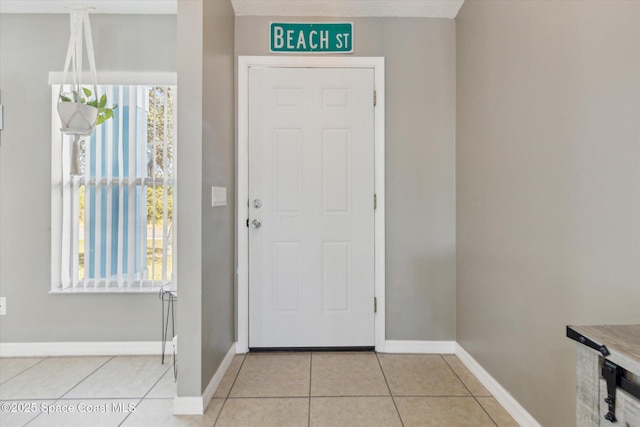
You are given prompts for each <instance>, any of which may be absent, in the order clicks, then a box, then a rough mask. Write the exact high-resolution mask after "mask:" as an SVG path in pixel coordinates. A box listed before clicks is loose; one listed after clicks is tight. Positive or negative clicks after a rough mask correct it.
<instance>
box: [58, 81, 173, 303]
mask: <svg viewBox="0 0 640 427" xmlns="http://www.w3.org/2000/svg"><path fill="white" fill-rule="evenodd" d="M58 89H59V86H56V87H53V90H52V93H53V94H54V102H53V105H54V106H56V105H57V98H58ZM63 92H65V90H64V88H63ZM98 93H99V94H100V95H102V94H106V95H107V100H108V101H107V105H108V106H110V105H113V104H117V108H115V109H114V111H113V112H114V114H113V117H112V118H111V119H108V120H106V121H105V122H104V123H102V124H101V125H98V126H97V127H96V129H95V131H94V132H93V134H92V135H91V136H90V137H85V138H83V139H82V140H80V141H79V142H78V143H77V144H76V147H75V149H74V148H73V146H74V137H73V136H67V135H64V136H62V134H61V133H60V131H59V130H58V129H55V126H56V124H58V126H59V120H58V118H57V111H56V109H55V108H54V109H53V113H52V114H53V123H54V125H53V127H54V129H53V135H54V136H53V140H54V147H55V146H56V139H57V140H58V141H59V140H60V139H62V141H61V146H59V150H55V149H54V159H53V163H54V164H55V162H56V159H55V157H56V154H57V153H59V154H60V156H59V158H58V159H57V161H58V162H59V163H60V166H59V167H57V168H54V188H55V187H58V188H59V189H60V191H59V192H56V194H54V203H53V207H52V209H54V210H58V212H57V213H56V212H55V211H54V227H55V226H56V224H55V223H56V222H57V224H58V227H59V230H58V231H57V232H56V233H53V234H54V236H57V238H54V239H53V241H54V245H56V246H58V247H57V248H56V247H54V248H53V253H54V263H58V265H59V277H55V276H56V275H57V274H58V269H57V268H54V269H53V273H52V275H53V276H54V277H53V281H52V291H53V292H86V291H107V292H131V291H133V292H144V291H155V290H157V289H158V288H159V287H161V286H163V285H165V284H167V283H170V282H171V280H172V276H173V265H174V263H173V241H174V237H175V232H174V227H173V224H174V222H173V220H174V218H173V213H174V211H173V205H174V204H173V201H174V188H175V182H176V181H175V168H174V165H175V154H176V145H175V136H176V132H175V124H176V120H175V118H176V111H175V105H176V104H175V103H174V100H175V99H176V98H175V96H176V88H175V86H174V85H167V84H162V85H159V84H133V85H131V84H126V85H124V84H115V85H103V86H98ZM56 131H57V132H56ZM59 144H60V143H59ZM56 151H57V152H56ZM74 164H75V165H76V166H74V167H72V165H74ZM56 171H57V175H58V176H57V177H56V176H55V175H56V173H55V172H56ZM56 184H57V185H56ZM56 220H57V221H56Z"/></svg>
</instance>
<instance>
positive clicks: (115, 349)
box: [0, 341, 172, 358]
mask: <svg viewBox="0 0 640 427" xmlns="http://www.w3.org/2000/svg"><path fill="white" fill-rule="evenodd" d="M171 351H172V343H171V341H167V343H166V346H165V354H168V355H169V358H171ZM160 354H162V341H124V342H29V343H27V342H24V343H22V342H10V343H0V357H44V356H123V355H160Z"/></svg>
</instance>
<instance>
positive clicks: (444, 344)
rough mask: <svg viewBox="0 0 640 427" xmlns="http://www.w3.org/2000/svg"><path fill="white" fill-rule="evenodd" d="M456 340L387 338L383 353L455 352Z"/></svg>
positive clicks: (380, 350)
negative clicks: (396, 339)
mask: <svg viewBox="0 0 640 427" xmlns="http://www.w3.org/2000/svg"><path fill="white" fill-rule="evenodd" d="M455 348H456V342H455V341H395V340H387V341H385V343H384V348H383V349H379V350H378V351H379V352H381V353H423V354H425V353H426V354H435V353H439V354H453V353H454V352H455Z"/></svg>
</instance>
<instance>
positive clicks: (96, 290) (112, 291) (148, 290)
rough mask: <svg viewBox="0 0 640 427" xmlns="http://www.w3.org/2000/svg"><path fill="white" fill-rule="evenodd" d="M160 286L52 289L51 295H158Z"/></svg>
mask: <svg viewBox="0 0 640 427" xmlns="http://www.w3.org/2000/svg"><path fill="white" fill-rule="evenodd" d="M159 292H160V287H157V288H136V289H116V288H112V289H105V288H89V289H51V290H50V291H49V294H50V295H104V294H153V295H158V293H159Z"/></svg>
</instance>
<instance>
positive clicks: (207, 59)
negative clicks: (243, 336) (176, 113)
mask: <svg viewBox="0 0 640 427" xmlns="http://www.w3.org/2000/svg"><path fill="white" fill-rule="evenodd" d="M204 5H205V7H204V64H203V69H204V83H203V89H204V90H203V95H204V100H203V135H202V138H203V141H202V145H203V152H202V200H203V202H202V231H203V242H202V281H203V284H202V286H203V289H202V291H203V292H202V360H203V366H202V370H203V371H202V381H203V385H204V386H205V387H206V385H207V384H208V383H209V381H210V380H211V378H212V377H213V374H215V372H216V370H217V369H218V366H219V365H220V362H221V361H222V359H223V358H224V356H225V355H226V353H227V352H228V351H229V348H230V347H231V344H232V343H233V342H234V341H235V310H234V295H235V290H234V281H235V268H234V263H235V205H236V203H235V110H236V108H235V91H234V81H235V57H234V55H233V51H234V41H233V39H234V20H235V15H234V12H233V8H232V7H231V2H230V1H229V0H225V1H213V2H212V1H205V2H204ZM212 186H217V187H226V188H227V205H226V206H224V207H216V208H212V207H211V187H212Z"/></svg>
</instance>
